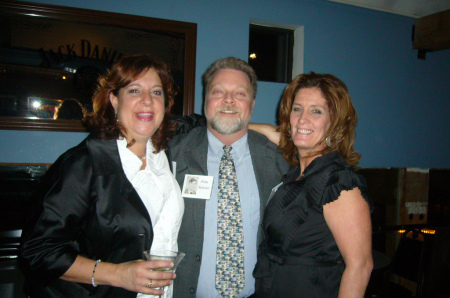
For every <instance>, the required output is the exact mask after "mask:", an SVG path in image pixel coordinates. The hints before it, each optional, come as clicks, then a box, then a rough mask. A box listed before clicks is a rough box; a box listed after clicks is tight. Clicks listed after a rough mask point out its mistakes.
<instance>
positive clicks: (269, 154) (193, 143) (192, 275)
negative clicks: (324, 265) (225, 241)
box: [168, 127, 290, 298]
mask: <svg viewBox="0 0 450 298" xmlns="http://www.w3.org/2000/svg"><path fill="white" fill-rule="evenodd" d="M206 130H207V128H206V127H197V128H194V129H193V130H192V131H191V132H190V133H187V134H182V135H177V136H175V137H174V138H173V139H172V140H171V141H170V142H169V148H168V156H169V159H171V161H175V162H176V171H177V172H176V179H177V181H178V184H179V185H180V187H183V182H184V177H185V175H186V174H193V175H208V170H207V154H208V138H207V132H206ZM248 144H249V148H250V154H251V158H252V163H253V169H254V171H255V177H256V182H257V184H258V191H259V197H260V200H261V217H262V216H263V214H264V208H265V206H266V203H267V199H268V198H269V195H270V192H271V190H272V188H273V187H274V186H275V185H277V184H278V183H279V182H280V181H281V178H282V176H283V175H284V174H287V172H288V171H289V169H290V166H289V164H288V163H287V162H286V161H285V160H284V159H283V157H282V155H281V153H280V151H279V149H278V147H277V146H276V145H275V144H273V143H271V142H270V141H269V140H268V139H267V138H266V137H264V136H263V135H261V134H259V133H256V132H254V131H252V130H249V131H248ZM213 191H214V190H213ZM184 204H185V211H184V216H183V221H182V223H181V228H180V232H179V236H178V249H179V251H182V252H184V253H186V256H185V258H184V259H183V261H182V262H181V264H180V266H179V267H178V268H177V278H176V280H175V281H174V297H175V298H178V297H195V293H196V290H197V283H198V277H199V275H200V264H201V261H202V250H203V229H204V225H205V222H204V218H205V200H202V199H191V198H185V199H184ZM260 222H261V219H260ZM210 224H217V223H210ZM261 237H262V231H261V230H259V231H258V243H259V242H260V241H261V240H262V239H261ZM211 245H216V244H215V243H211ZM207 261H208V262H215V261H216V260H207Z"/></svg>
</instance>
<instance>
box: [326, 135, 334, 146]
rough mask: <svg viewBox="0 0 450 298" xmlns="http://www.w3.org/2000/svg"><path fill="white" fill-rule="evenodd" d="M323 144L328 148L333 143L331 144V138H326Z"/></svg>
mask: <svg viewBox="0 0 450 298" xmlns="http://www.w3.org/2000/svg"><path fill="white" fill-rule="evenodd" d="M325 143H326V144H327V146H328V147H331V146H332V145H333V143H331V137H330V136H328V137H326V139H325Z"/></svg>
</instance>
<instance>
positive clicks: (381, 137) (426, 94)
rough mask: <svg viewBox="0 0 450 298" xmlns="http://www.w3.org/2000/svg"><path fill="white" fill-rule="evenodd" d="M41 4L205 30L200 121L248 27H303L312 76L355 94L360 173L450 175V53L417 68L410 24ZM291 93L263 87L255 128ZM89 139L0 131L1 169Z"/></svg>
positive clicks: (136, 2) (352, 12)
mask: <svg viewBox="0 0 450 298" xmlns="http://www.w3.org/2000/svg"><path fill="white" fill-rule="evenodd" d="M35 2H39V3H47V4H56V5H66V6H76V7H79V8H87V9H95V10H105V11H111V12H118V13H126V14H136V15H143V16H149V17H158V18H163V19H173V20H179V21H187V22H194V23H197V24H198V32H197V34H198V35H197V67H196V89H195V90H196V95H195V100H196V103H195V111H196V112H197V113H200V112H201V101H202V99H201V94H202V89H201V75H202V74H203V72H204V71H205V70H206V68H207V67H208V65H209V64H210V63H211V62H213V61H214V60H215V59H217V58H222V57H226V56H236V57H239V58H242V59H244V60H247V52H248V25H249V19H251V18H253V19H260V20H267V21H272V22H279V23H288V24H293V25H303V26H305V27H304V28H305V57H304V71H305V72H310V71H315V72H319V73H332V74H334V75H336V76H338V77H339V78H341V79H342V80H343V81H344V82H346V83H347V85H348V87H349V90H350V94H351V96H352V98H353V101H354V104H355V106H356V109H357V111H358V114H359V119H360V121H359V125H358V130H357V142H356V148H357V150H358V151H360V152H361V153H362V155H363V158H362V160H361V163H360V165H361V166H364V167H420V168H450V158H449V157H448V153H449V150H448V148H449V147H450V133H449V131H450V130H449V121H448V115H449V114H450V50H444V51H438V52H432V53H428V54H427V58H426V60H419V59H417V58H416V56H417V51H416V50H413V49H412V46H411V29H412V25H413V22H414V19H412V18H408V17H403V16H398V15H393V14H389V13H384V12H378V11H372V10H368V9H364V8H358V7H353V6H348V5H344V4H339V3H334V2H328V1H324V0H281V1H272V0H259V1H253V0H244V1H243V0H228V1H219V0H202V1H186V0H152V1H149V0H129V1H126V2H124V1H122V0H108V1H91V0H89V1H87V0H79V1H72V0H39V1H35ZM285 86H286V85H285V84H277V83H265V82H260V83H259V87H258V88H259V89H258V96H257V99H256V100H257V102H256V108H255V113H254V116H253V119H252V121H253V122H268V123H275V120H276V118H275V115H276V114H275V109H276V107H277V105H278V101H279V99H280V96H281V94H282V92H283V89H284V88H285ZM85 135H86V134H82V133H58V132H33V131H7V130H4V131H0V142H1V144H2V145H1V148H0V162H44V163H51V162H53V161H54V160H55V159H56V158H57V157H58V156H59V155H60V154H61V153H62V152H64V151H65V150H66V149H68V148H70V147H72V146H74V145H76V144H77V143H78V142H79V141H81V140H82V139H83V138H84V137H85Z"/></svg>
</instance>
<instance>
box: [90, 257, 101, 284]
mask: <svg viewBox="0 0 450 298" xmlns="http://www.w3.org/2000/svg"><path fill="white" fill-rule="evenodd" d="M101 261H102V260H100V259H98V260H97V261H96V262H95V264H94V270H92V286H94V287H96V286H97V285H96V284H95V280H94V277H95V269H97V265H98V263H100V262H101Z"/></svg>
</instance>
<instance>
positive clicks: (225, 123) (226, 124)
mask: <svg viewBox="0 0 450 298" xmlns="http://www.w3.org/2000/svg"><path fill="white" fill-rule="evenodd" d="M222 111H233V112H239V110H238V109H236V108H234V107H223V108H221V109H218V110H216V113H215V115H214V117H212V118H210V117H208V114H207V113H206V112H205V115H207V116H206V120H207V121H208V123H209V125H210V126H211V128H212V129H214V130H216V131H217V132H218V133H220V134H223V135H232V134H234V133H236V132H238V131H240V130H242V129H244V128H246V127H247V126H248V123H249V122H250V118H251V115H250V117H248V119H245V120H242V119H241V118H240V117H238V118H231V117H222V116H220V115H219V114H218V112H222Z"/></svg>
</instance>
